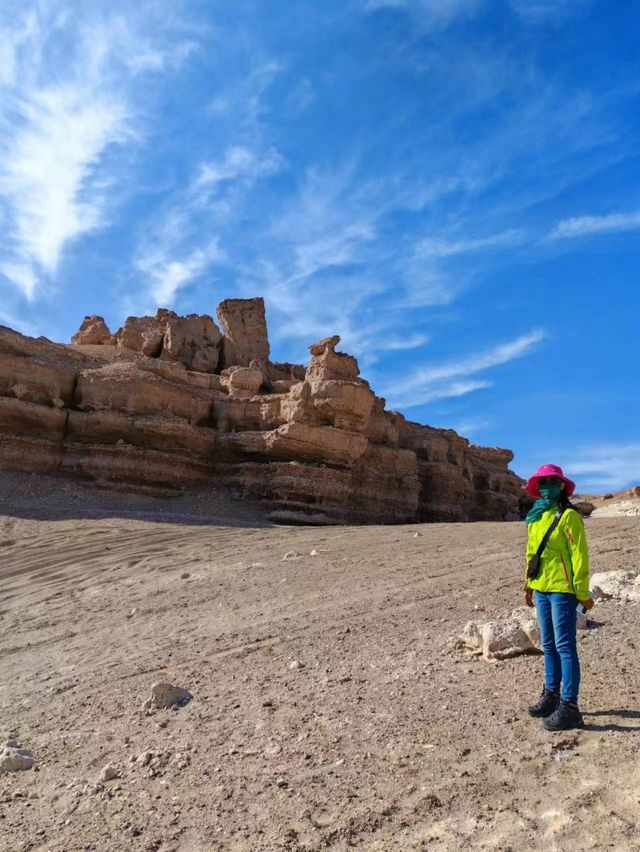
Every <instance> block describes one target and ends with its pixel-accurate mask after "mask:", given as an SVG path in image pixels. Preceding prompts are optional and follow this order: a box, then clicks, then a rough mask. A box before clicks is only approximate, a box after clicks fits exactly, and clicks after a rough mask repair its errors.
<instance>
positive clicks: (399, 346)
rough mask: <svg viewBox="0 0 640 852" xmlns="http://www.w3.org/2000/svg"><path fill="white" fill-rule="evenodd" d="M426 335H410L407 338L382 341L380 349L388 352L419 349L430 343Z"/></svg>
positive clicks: (391, 338) (392, 338)
mask: <svg viewBox="0 0 640 852" xmlns="http://www.w3.org/2000/svg"><path fill="white" fill-rule="evenodd" d="M428 341H429V337H428V335H426V334H409V335H407V337H390V338H388V339H387V340H382V341H380V348H381V349H383V350H385V351H387V352H396V351H400V350H404V349H418V348H419V347H420V346H424V344H425V343H428Z"/></svg>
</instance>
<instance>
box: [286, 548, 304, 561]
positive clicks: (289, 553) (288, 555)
mask: <svg viewBox="0 0 640 852" xmlns="http://www.w3.org/2000/svg"><path fill="white" fill-rule="evenodd" d="M301 556H302V554H301V553H298V551H297V550H288V551H287V552H286V553H285V555H284V556H283V557H282V561H283V562H286V561H287V560H288V559H299V558H300V557H301Z"/></svg>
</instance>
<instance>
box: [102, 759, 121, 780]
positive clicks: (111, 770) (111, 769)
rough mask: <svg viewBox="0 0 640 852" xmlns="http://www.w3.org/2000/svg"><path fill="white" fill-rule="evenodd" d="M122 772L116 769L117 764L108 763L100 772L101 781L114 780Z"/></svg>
mask: <svg viewBox="0 0 640 852" xmlns="http://www.w3.org/2000/svg"><path fill="white" fill-rule="evenodd" d="M119 777H120V772H119V771H118V770H117V769H116V767H115V766H112V764H110V763H108V764H107V765H106V766H104V767H103V769H102V772H101V773H100V780H101V781H113V779H114V778H119Z"/></svg>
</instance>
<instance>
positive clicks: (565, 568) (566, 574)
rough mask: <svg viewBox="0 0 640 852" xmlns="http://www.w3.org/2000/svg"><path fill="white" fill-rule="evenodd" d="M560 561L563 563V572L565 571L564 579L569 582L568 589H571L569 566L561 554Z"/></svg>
mask: <svg viewBox="0 0 640 852" xmlns="http://www.w3.org/2000/svg"><path fill="white" fill-rule="evenodd" d="M560 561H561V562H562V570H563V571H564V578H565V580H566V581H567V588H568V589H570V588H571V583H570V582H569V574H568V573H567V566H566V565H565V564H564V556H563V555H562V554H560Z"/></svg>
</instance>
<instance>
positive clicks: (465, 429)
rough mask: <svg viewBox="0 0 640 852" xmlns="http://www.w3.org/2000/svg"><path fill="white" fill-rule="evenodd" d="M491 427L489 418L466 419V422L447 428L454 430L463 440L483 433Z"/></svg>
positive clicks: (491, 421)
mask: <svg viewBox="0 0 640 852" xmlns="http://www.w3.org/2000/svg"><path fill="white" fill-rule="evenodd" d="M492 425H493V420H491V418H489V417H468V418H467V419H466V420H460V421H459V422H458V423H454V424H453V425H451V426H450V427H449V428H451V429H454V430H455V431H456V432H457V433H458V435H462V436H463V437H465V438H472V437H474V436H475V435H479V434H480V433H481V432H485V431H486V430H487V429H489V428H490V427H491V426H492Z"/></svg>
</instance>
